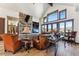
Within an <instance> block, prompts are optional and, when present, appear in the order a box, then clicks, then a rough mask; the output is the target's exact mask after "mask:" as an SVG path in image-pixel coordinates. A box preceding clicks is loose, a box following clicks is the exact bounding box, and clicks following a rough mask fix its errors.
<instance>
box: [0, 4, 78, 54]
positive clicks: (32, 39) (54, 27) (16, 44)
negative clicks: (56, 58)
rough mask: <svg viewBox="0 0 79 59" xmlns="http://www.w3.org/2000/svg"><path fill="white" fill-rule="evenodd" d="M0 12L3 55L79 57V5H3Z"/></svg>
mask: <svg viewBox="0 0 79 59" xmlns="http://www.w3.org/2000/svg"><path fill="white" fill-rule="evenodd" d="M0 11H1V12H0V24H1V25H0V28H1V29H0V55H4V56H5V55H6V56H10V55H11V56H74V55H75V56H78V55H79V53H78V52H79V50H78V49H79V44H78V43H79V35H78V34H79V28H78V25H79V22H78V15H79V5H78V4H75V3H2V4H0ZM74 50H75V51H74Z"/></svg>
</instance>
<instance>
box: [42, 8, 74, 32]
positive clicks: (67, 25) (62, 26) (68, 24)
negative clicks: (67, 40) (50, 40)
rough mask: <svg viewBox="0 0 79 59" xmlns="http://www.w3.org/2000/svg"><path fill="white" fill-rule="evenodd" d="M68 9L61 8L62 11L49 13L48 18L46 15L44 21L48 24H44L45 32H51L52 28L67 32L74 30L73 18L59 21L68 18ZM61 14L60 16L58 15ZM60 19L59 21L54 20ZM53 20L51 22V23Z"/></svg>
mask: <svg viewBox="0 0 79 59" xmlns="http://www.w3.org/2000/svg"><path fill="white" fill-rule="evenodd" d="M66 12H67V10H66V9H64V10H61V11H59V12H58V11H57V10H56V11H54V12H52V13H50V14H48V16H47V18H46V17H45V18H44V19H45V20H44V23H45V22H46V23H47V25H45V26H44V29H43V28H42V29H43V30H44V32H50V31H51V30H55V31H59V32H62V33H64V32H67V31H68V30H70V31H72V29H73V26H72V25H73V20H68V21H66V20H64V21H59V20H62V19H66V16H67V14H66ZM58 16H59V17H58ZM54 21H58V22H54ZM49 22H51V23H49Z"/></svg>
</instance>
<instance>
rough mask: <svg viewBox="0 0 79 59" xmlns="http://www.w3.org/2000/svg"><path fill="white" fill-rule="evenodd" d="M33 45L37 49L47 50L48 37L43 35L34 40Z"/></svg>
mask: <svg viewBox="0 0 79 59" xmlns="http://www.w3.org/2000/svg"><path fill="white" fill-rule="evenodd" d="M33 45H34V47H35V48H37V49H45V48H47V47H48V46H49V41H48V39H47V37H46V36H43V35H42V34H41V35H39V36H37V37H34V38H33Z"/></svg>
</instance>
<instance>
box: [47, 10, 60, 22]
mask: <svg viewBox="0 0 79 59" xmlns="http://www.w3.org/2000/svg"><path fill="white" fill-rule="evenodd" d="M53 13H57V19H56V20H58V19H59V16H58V15H59V14H58V10H55V11H53V12H51V13H49V14H47V22H53V21H56V20H53V21H49V20H48V17H49V15H51V14H53Z"/></svg>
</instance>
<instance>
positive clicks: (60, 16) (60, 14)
mask: <svg viewBox="0 0 79 59" xmlns="http://www.w3.org/2000/svg"><path fill="white" fill-rule="evenodd" d="M66 13H67V12H66V9H64V10H62V11H60V12H59V19H60V20H61V19H65V18H66Z"/></svg>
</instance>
